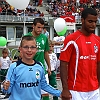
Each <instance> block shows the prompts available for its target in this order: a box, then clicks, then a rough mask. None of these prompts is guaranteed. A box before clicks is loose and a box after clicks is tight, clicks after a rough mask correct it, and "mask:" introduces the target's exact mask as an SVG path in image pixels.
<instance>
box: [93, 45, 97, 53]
mask: <svg viewBox="0 0 100 100" xmlns="http://www.w3.org/2000/svg"><path fill="white" fill-rule="evenodd" d="M94 52H95V53H97V52H98V46H97V45H96V44H95V45H94Z"/></svg>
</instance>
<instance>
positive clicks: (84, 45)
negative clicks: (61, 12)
mask: <svg viewBox="0 0 100 100" xmlns="http://www.w3.org/2000/svg"><path fill="white" fill-rule="evenodd" d="M60 60H62V61H66V62H69V63H68V88H69V90H75V91H81V92H88V91H93V90H96V89H98V87H99V85H98V80H97V62H98V61H100V40H99V37H98V36H96V35H94V34H91V35H90V36H85V35H84V34H82V33H81V32H80V31H79V30H78V31H76V32H75V33H73V34H71V35H69V36H67V37H66V39H65V41H64V47H63V49H62V51H61V54H60Z"/></svg>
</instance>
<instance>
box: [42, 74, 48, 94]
mask: <svg viewBox="0 0 100 100" xmlns="http://www.w3.org/2000/svg"><path fill="white" fill-rule="evenodd" d="M45 78H46V81H47V83H48V84H49V78H48V74H46V75H45ZM41 94H48V92H45V91H44V90H42V89H41Z"/></svg>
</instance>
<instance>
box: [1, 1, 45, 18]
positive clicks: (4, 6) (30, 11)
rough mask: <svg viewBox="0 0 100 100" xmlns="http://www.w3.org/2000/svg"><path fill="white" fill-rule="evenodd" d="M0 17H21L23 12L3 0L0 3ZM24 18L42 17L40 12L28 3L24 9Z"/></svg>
mask: <svg viewBox="0 0 100 100" xmlns="http://www.w3.org/2000/svg"><path fill="white" fill-rule="evenodd" d="M0 15H16V16H23V15H24V10H19V9H16V8H14V7H13V6H11V5H9V4H8V3H7V2H6V1H5V0H1V1H0ZM25 16H35V17H40V16H44V14H43V12H40V10H39V9H36V8H35V7H34V6H33V4H32V3H29V5H28V6H27V8H26V9H25Z"/></svg>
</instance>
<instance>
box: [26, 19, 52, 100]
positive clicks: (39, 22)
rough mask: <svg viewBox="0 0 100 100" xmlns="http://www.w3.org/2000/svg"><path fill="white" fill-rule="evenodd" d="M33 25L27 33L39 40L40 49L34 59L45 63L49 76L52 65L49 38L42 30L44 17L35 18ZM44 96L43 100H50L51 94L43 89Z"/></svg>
mask: <svg viewBox="0 0 100 100" xmlns="http://www.w3.org/2000/svg"><path fill="white" fill-rule="evenodd" d="M32 27H33V31H32V32H29V33H27V34H26V35H31V36H33V37H34V38H35V39H36V42H37V47H38V51H37V53H36V55H35V57H34V58H33V59H35V60H37V61H40V62H41V63H42V64H43V65H44V70H45V72H46V78H47V75H48V74H49V75H50V74H51V66H50V59H49V54H48V51H49V43H48V38H47V37H46V36H45V35H44V34H42V30H43V28H44V20H43V19H42V18H35V19H34V21H33V25H32ZM45 61H46V63H47V66H48V70H47V71H46V66H45ZM47 72H48V74H47ZM48 83H49V82H48ZM42 97H43V98H42V100H49V94H48V93H47V92H44V91H42Z"/></svg>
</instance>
